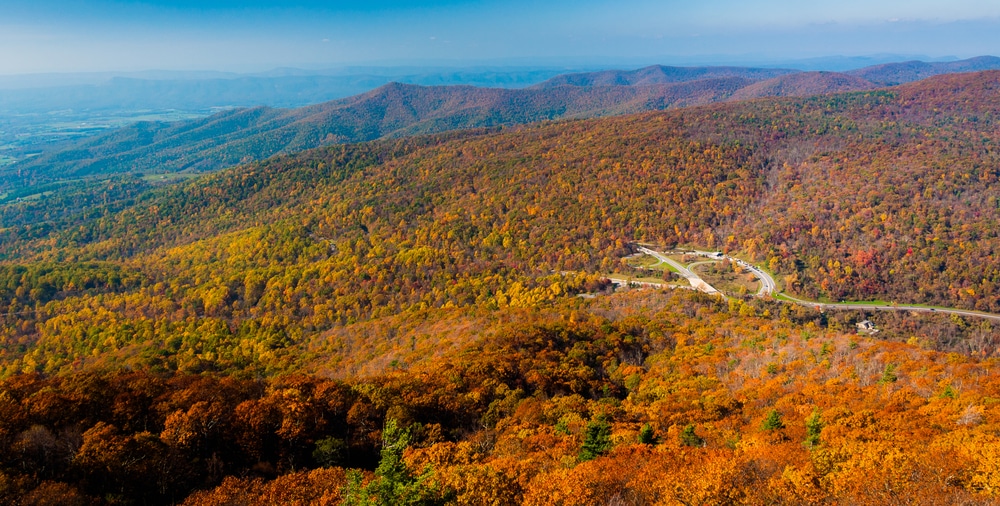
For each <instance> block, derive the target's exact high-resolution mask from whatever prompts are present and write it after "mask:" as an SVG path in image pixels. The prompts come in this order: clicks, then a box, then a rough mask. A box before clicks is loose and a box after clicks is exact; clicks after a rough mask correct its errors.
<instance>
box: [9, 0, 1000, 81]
mask: <svg viewBox="0 0 1000 506" xmlns="http://www.w3.org/2000/svg"><path fill="white" fill-rule="evenodd" d="M880 53H897V54H912V55H927V56H930V57H940V56H950V55H953V56H958V57H968V56H975V55H981V54H1000V1H997V0H947V1H942V0H887V1H880V0H837V1H826V2H809V1H802V0H794V1H792V0H687V1H674V0H659V1H652V0H618V1H597V0H554V1H548V2H541V1H527V0H502V1H501V0H479V1H472V0H433V1H417V0H396V1H391V0H374V1H336V0H331V1H303V0H289V1H276V0H243V1H237V0H202V1H197V0H178V1H166V0H147V1H129V0H118V1H112V0H97V1H88V0H0V74H13V73H27V72H53V71H55V72H76V71H104V70H149V69H176V70H209V69H211V70H228V71H256V70H266V69H270V68H274V67H281V66H299V67H335V66H339V65H349V64H392V65H398V64H408V63H413V64H426V63H438V64H441V63H455V64H469V63H504V64H511V63H517V62H523V63H525V64H537V63H553V64H555V63H561V62H564V61H573V62H586V61H594V62H614V61H629V62H636V63H654V62H663V63H671V61H669V60H671V59H675V60H685V61H691V60H692V59H694V60H697V59H699V58H703V59H705V60H706V61H708V60H712V61H719V60H731V61H734V62H735V61H748V62H754V63H760V62H762V61H767V60H775V61H778V60H788V59H798V58H809V57H817V56H828V55H871V54H880Z"/></svg>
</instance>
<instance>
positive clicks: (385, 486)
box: [343, 419, 448, 506]
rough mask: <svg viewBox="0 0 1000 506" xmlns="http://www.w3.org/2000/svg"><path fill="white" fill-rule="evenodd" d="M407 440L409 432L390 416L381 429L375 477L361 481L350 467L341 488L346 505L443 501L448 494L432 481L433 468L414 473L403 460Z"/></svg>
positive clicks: (417, 504) (420, 505) (410, 505)
mask: <svg viewBox="0 0 1000 506" xmlns="http://www.w3.org/2000/svg"><path fill="white" fill-rule="evenodd" d="M409 444H410V433H409V431H407V430H405V429H401V428H400V427H399V426H398V424H397V423H396V420H394V419H389V420H387V421H386V423H385V428H384V429H383V430H382V452H381V454H382V457H381V460H379V463H378V467H377V468H376V469H375V478H374V479H373V480H372V481H370V482H368V484H363V481H362V476H361V473H359V472H357V471H352V472H350V473H349V476H348V483H347V486H346V488H345V490H344V494H343V495H344V504H345V505H349V506H388V505H406V506H425V505H426V506H431V505H437V504H445V503H446V502H447V500H448V497H447V494H446V493H445V492H444V491H443V490H441V489H440V488H439V487H438V486H437V485H436V484H434V483H432V482H431V475H432V474H433V469H431V468H427V469H425V470H424V471H423V472H422V473H421V474H420V475H417V476H414V475H413V473H411V472H410V470H409V468H407V467H406V463H405V462H403V451H404V450H406V447H407V446H409Z"/></svg>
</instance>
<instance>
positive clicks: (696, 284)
mask: <svg viewBox="0 0 1000 506" xmlns="http://www.w3.org/2000/svg"><path fill="white" fill-rule="evenodd" d="M639 251H641V252H643V253H645V254H647V255H651V256H653V257H654V258H656V259H657V260H659V261H660V262H663V263H665V264H668V265H670V266H671V267H673V268H674V269H677V272H678V273H679V274H680V275H681V277H682V278H684V279H686V280H688V283H691V286H692V287H693V288H694V289H695V290H699V291H702V292H705V293H709V294H717V293H719V291H718V290H716V289H715V288H714V287H712V285H710V284H708V283H706V282H705V280H704V279H701V277H699V276H698V275H697V274H695V273H693V272H691V271H690V270H689V269H688V268H687V267H684V266H683V265H681V264H680V263H679V262H676V261H674V260H672V259H670V258H668V257H667V256H666V255H664V254H663V253H660V252H658V251H653V250H651V249H649V248H646V247H644V246H639Z"/></svg>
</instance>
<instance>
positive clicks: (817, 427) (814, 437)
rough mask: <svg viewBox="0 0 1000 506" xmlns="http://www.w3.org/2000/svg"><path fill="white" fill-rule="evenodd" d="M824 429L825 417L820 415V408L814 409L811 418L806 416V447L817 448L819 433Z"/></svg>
mask: <svg viewBox="0 0 1000 506" xmlns="http://www.w3.org/2000/svg"><path fill="white" fill-rule="evenodd" d="M822 431H823V419H822V418H821V417H820V415H819V410H818V409H814V410H813V412H812V414H811V415H809V418H806V447H807V448H815V447H817V446H819V443H820V439H819V434H820V432H822Z"/></svg>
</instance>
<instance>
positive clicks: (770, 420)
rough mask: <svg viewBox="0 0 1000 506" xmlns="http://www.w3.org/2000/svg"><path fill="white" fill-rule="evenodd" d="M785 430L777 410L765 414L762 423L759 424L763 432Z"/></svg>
mask: <svg viewBox="0 0 1000 506" xmlns="http://www.w3.org/2000/svg"><path fill="white" fill-rule="evenodd" d="M784 428H785V422H782V421H781V413H778V410H776V409H772V410H771V411H768V412H767V416H766V417H764V423H762V424H761V426H760V430H762V431H764V432H770V431H775V430H779V429H784Z"/></svg>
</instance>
